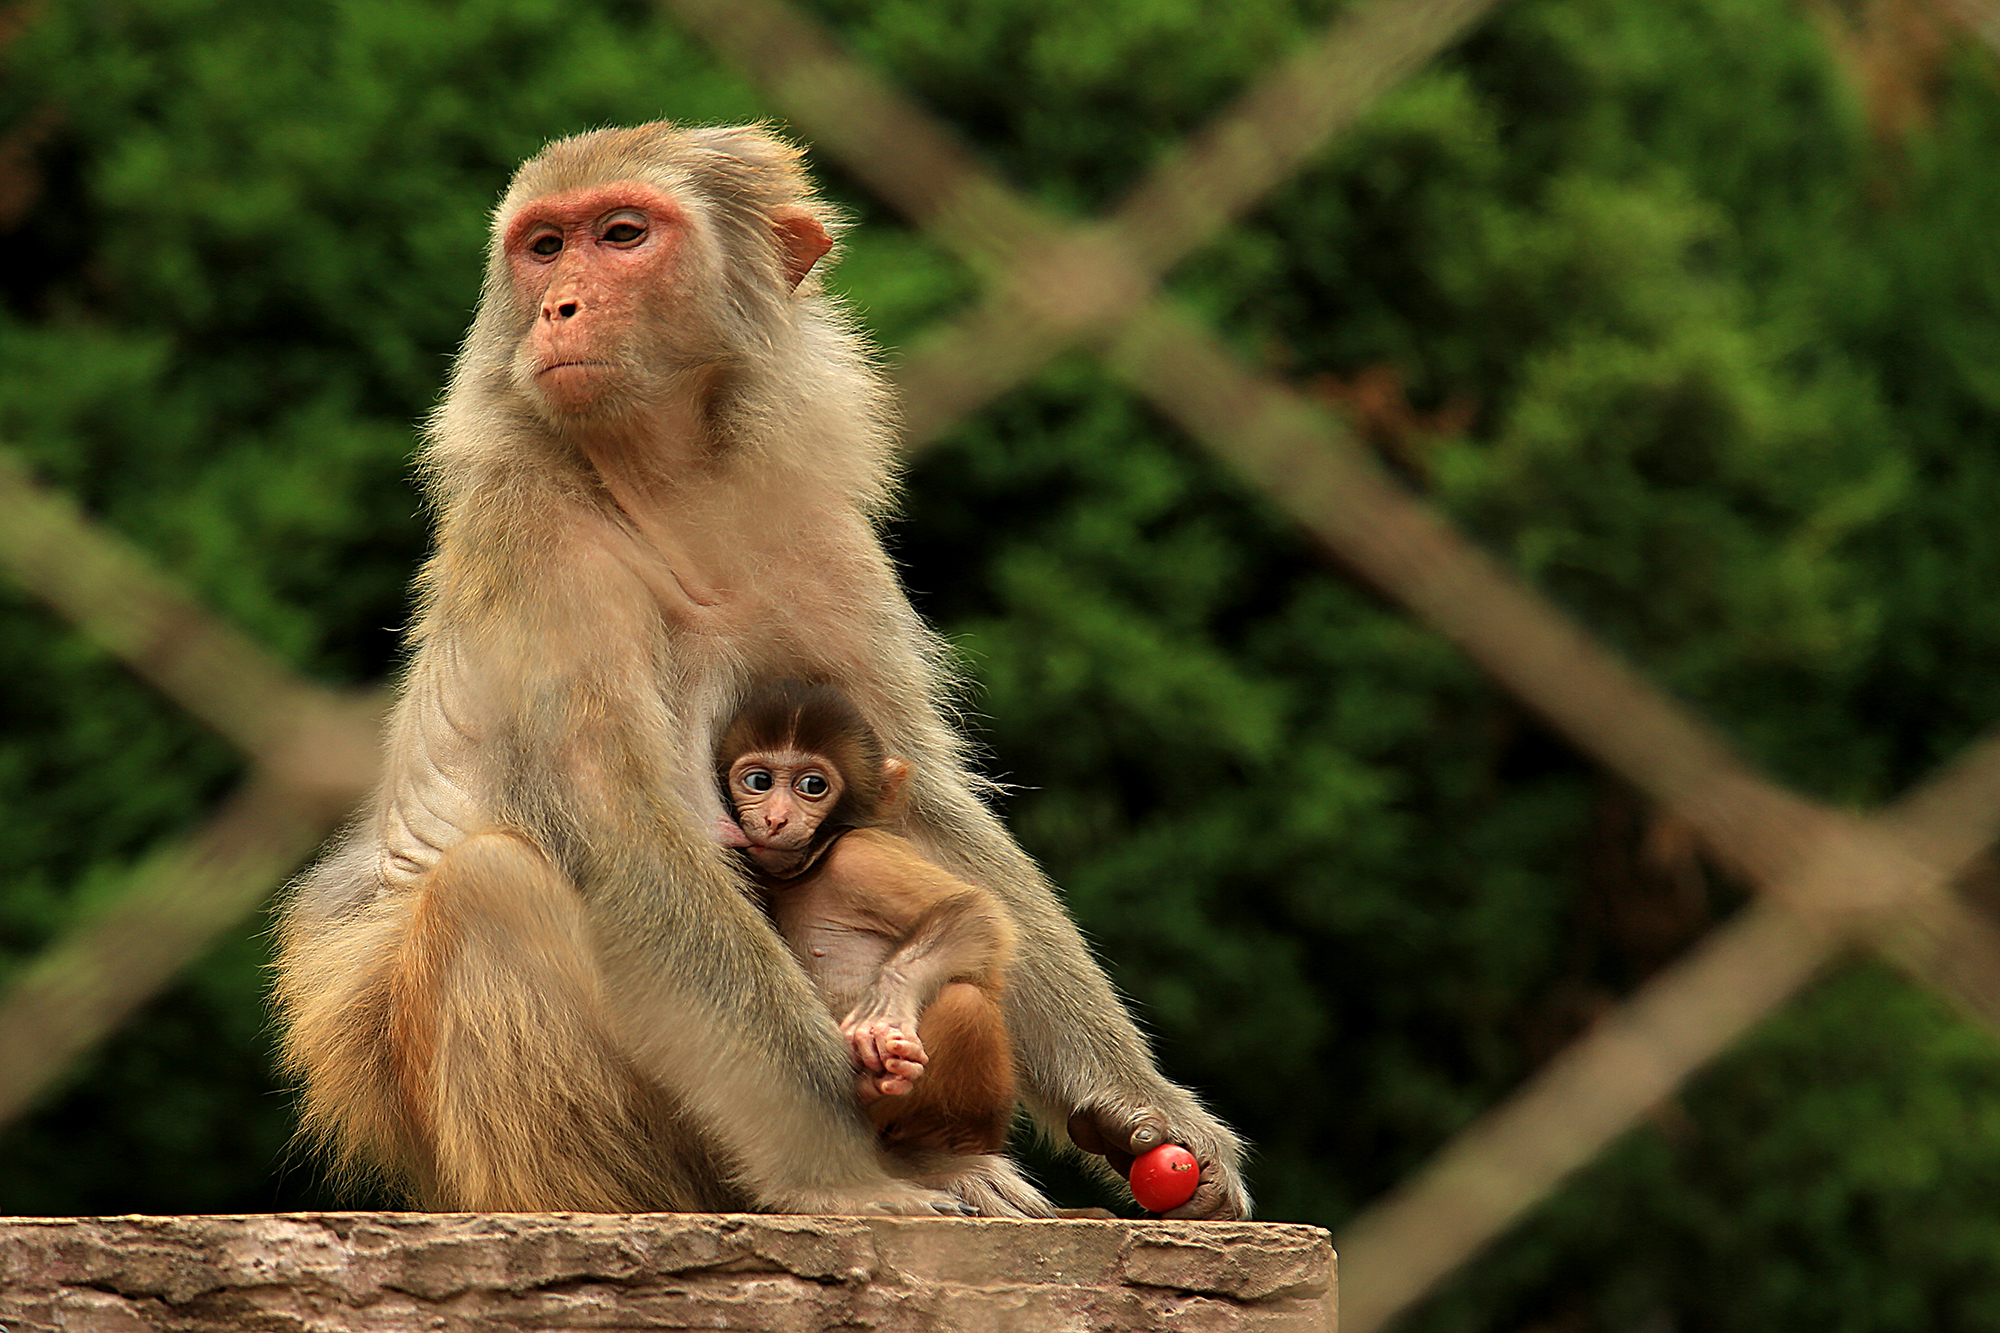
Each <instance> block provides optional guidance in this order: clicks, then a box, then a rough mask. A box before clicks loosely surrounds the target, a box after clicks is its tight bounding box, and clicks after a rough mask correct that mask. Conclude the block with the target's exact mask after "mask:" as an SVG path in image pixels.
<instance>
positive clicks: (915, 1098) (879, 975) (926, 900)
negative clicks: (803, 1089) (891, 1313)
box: [715, 680, 1053, 1216]
mask: <svg viewBox="0 0 2000 1333" xmlns="http://www.w3.org/2000/svg"><path fill="white" fill-rule="evenodd" d="M715 762H716V771H717V774H718V776H719V778H720V780H721V782H722V785H723V792H724V799H725V801H726V803H727V805H728V807H729V809H731V810H732V811H734V812H735V819H734V821H733V822H732V821H730V820H728V819H724V820H723V821H722V823H721V825H720V826H719V829H718V833H719V836H720V837H721V839H722V841H723V842H725V843H726V844H728V845H730V846H735V847H740V848H742V849H743V852H744V854H745V856H746V857H747V858H748V859H749V861H750V862H751V863H752V865H754V866H755V868H756V883H757V886H758V890H759V892H760V894H761V895H762V897H763V899H764V901H765V904H766V907H767V909H768V910H769V912H770V914H771V919H772V920H773V921H774V922H775V923H776V925H777V928H778V933H779V934H780V935H781V936H783V937H784V940H785V942H786V943H787V944H788V945H789V946H790V947H791V950H792V952H793V954H795V955H796V956H797V958H798V960H799V962H800V964H801V965H802V966H803V967H804V968H805V970H806V973H807V975H808V976H810V977H811V978H812V981H813V984H814V986H816V987H817V988H818V990H819V994H820V997H821V998H822V999H823V1000H824V1001H825V1002H826V1005H827V1007H828V1009H829V1010H831V1012H832V1014H833V1016H834V1018H835V1020H836V1021H837V1022H838V1023H839V1026H840V1030H841V1033H842V1034H843V1035H844V1036H845V1037H846V1038H847V1040H848V1044H849V1046H850V1047H851V1049H852V1050H853V1052H854V1059H855V1063H856V1065H857V1066H858V1068H859V1070H860V1080H859V1091H860V1096H861V1101H862V1103H863V1107H864V1109H865V1110H866V1112H867V1114H868V1117H869V1120H870V1121H871V1122H872V1123H873V1124H874V1126H875V1128H876V1132H877V1135H878V1137H879V1139H880V1141H881V1143H882V1145H883V1147H884V1148H885V1149H887V1150H888V1151H889V1152H890V1153H891V1154H892V1155H894V1156H895V1157H896V1158H897V1160H899V1161H901V1162H903V1163H905V1164H906V1165H908V1166H909V1167H910V1168H911V1169H912V1172H913V1174H914V1175H915V1176H916V1178H917V1179H919V1180H920V1181H921V1182H922V1183H925V1184H929V1185H932V1186H933V1187H935V1188H941V1189H947V1190H949V1191H950V1192H951V1193H953V1194H955V1195H957V1196H958V1197H959V1198H961V1199H964V1200H965V1201H966V1202H967V1203H970V1204H972V1205H973V1206H974V1207H976V1208H978V1209H979V1211H981V1212H986V1213H999V1214H1003V1215H1004V1214H1021V1213H1026V1214H1028V1215H1030V1216H1052V1215H1053V1214H1052V1211H1051V1209H1050V1206H1049V1204H1048V1202H1047V1201H1046V1200H1045V1199H1043V1198H1042V1197H1041V1195H1040V1194H1039V1193H1038V1192H1037V1191H1036V1190H1035V1189H1034V1187H1033V1186H1032V1185H1030V1184H1029V1183H1028V1182H1027V1180H1026V1179H1025V1178H1023V1177H1022V1176H1021V1175H1020V1173H1019V1172H1018V1170H1016V1168H1015V1167H1014V1166H1013V1164H1012V1163H1011V1162H1009V1161H1008V1160H1007V1159H1006V1158H1004V1157H1002V1156H1000V1155H999V1154H1000V1152H1001V1149H1002V1148H1003V1146H1004V1145H1005V1143H1006V1138H1007V1128H1008V1125H1009V1124H1010V1122H1011V1121H1012V1119H1013V1115H1014V1103H1015V1084H1014V1054H1013V1046H1012V1043H1011V1042H1010V1041H1009V1039H1008V1035H1007V1024H1006V1019H1005V1017H1004V1015H1003V1010H1002V1007H1001V992H1002V990H1003V988H1004V986H1005V982H1006V968H1007V963H1008V961H1009V960H1010V959H1011V958H1012V956H1013V949H1014V924H1013V921H1012V920H1011V919H1010V917H1009V916H1008V913H1007V909H1006V908H1005V907H1004V906H1003V905H1002V904H1001V902H1000V900H999V898H998V897H996V896H995V895H994V894H992V893H991V892H989V891H988V890H986V889H983V888H980V887H977V886H975V885H972V884H968V883H967V882H965V881H964V880H961V879H959V878H958V877H956V876H954V875H951V874H949V873H947V872H946V871H944V870H943V869H941V868H939V867H938V866H936V865H934V864H932V863H931V862H930V861H928V860H926V859H925V858H924V857H923V856H922V855H921V854H920V853H919V852H918V851H917V849H916V847H915V846H913V845H912V844H911V843H910V841H909V840H908V839H906V838H903V837H900V836H898V835H897V834H895V833H892V832H889V831H888V830H887V829H886V828H883V827H880V826H881V825H882V824H884V823H887V822H888V821H889V820H890V819H891V818H892V817H893V816H894V814H895V811H896V808H897V804H898V798H899V797H900V795H901V792H902V787H903V783H904V781H905V780H906V779H907V778H908V777H909V768H908V766H907V765H906V764H904V763H903V762H902V761H901V760H899V759H896V758H893V757H891V756H889V755H887V754H885V753H884V751H883V748H882V744H881V742H880V740H879V739H878V738H877V737H876V734H875V731H874V729H873V728H872V727H870V726H869V725H868V723H867V721H866V720H865V719H864V718H863V717H862V716H861V714H860V712H859V710H858V709H856V708H855V706H854V704H853V702H852V701H851V700H850V699H849V698H848V697H847V696H846V695H845V694H844V693H842V692H841V691H840V690H839V689H837V688H835V687H834V686H832V685H827V684H822V683H817V682H809V681H798V680H784V681H777V682H773V683H770V684H767V685H764V686H762V687H760V688H758V689H757V690H755V691H754V692H753V693H752V694H751V696H750V698H749V699H748V700H747V701H746V702H745V703H744V705H743V706H742V708H741V709H739V710H738V712H737V714H736V717H735V719H734V721H732V722H731V723H730V725H729V726H728V727H727V728H726V729H725V730H724V732H723V735H722V739H721V741H720V742H719V743H718V745H717V746H716V751H715ZM989 1192H990V1193H989ZM996 1195H997V1198H996V1197H994V1196H996Z"/></svg>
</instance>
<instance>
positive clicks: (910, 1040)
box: [882, 1030, 931, 1065]
mask: <svg viewBox="0 0 2000 1333" xmlns="http://www.w3.org/2000/svg"><path fill="white" fill-rule="evenodd" d="M882 1056H883V1058H884V1059H888V1060H906V1061H908V1062H909V1063H911V1064H915V1065H921V1064H928V1063H929V1062H930V1058H931V1057H930V1052H928V1051H926V1050H925V1049H924V1044H923V1043H922V1042H921V1041H918V1040H917V1039H916V1038H915V1037H913V1036H911V1035H910V1034H909V1033H907V1032H903V1031H900V1030H897V1031H892V1032H890V1034H889V1036H888V1037H887V1038H886V1039H885V1040H884V1041H883V1042H882Z"/></svg>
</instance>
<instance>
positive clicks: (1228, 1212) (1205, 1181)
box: [1160, 1160, 1250, 1222]
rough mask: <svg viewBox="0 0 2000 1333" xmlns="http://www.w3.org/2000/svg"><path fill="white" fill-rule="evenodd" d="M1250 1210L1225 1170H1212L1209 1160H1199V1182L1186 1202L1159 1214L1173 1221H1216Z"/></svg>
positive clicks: (1242, 1214)
mask: <svg viewBox="0 0 2000 1333" xmlns="http://www.w3.org/2000/svg"><path fill="white" fill-rule="evenodd" d="M1249 1212H1250V1207H1249V1200H1248V1199H1246V1198H1244V1197H1243V1196H1242V1195H1241V1194H1240V1193H1239V1192H1238V1191H1237V1190H1236V1189H1235V1188H1234V1187H1233V1186H1232V1185H1231V1182H1230V1179H1229V1176H1228V1173H1227V1172H1224V1171H1216V1170H1211V1169H1210V1166H1209V1163H1208V1162H1207V1161H1206V1160H1202V1162H1201V1184H1199V1185H1197V1186H1195V1190H1194V1193H1193V1194H1192V1195H1190V1196H1188V1201H1187V1202H1186V1203H1184V1204H1182V1205H1181V1206H1180V1207H1178V1208H1169V1209H1168V1210H1167V1211H1166V1212H1164V1213H1161V1214H1160V1216H1161V1217H1166V1218H1171V1219H1173V1220H1174V1221H1176V1222H1218V1221H1227V1220H1229V1219H1231V1218H1238V1217H1247V1216H1249Z"/></svg>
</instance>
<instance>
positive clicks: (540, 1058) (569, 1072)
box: [389, 832, 716, 1212]
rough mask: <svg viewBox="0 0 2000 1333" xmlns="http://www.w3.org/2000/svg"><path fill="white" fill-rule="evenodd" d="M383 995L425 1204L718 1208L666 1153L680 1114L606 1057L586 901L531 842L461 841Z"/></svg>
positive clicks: (428, 889)
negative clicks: (387, 995) (387, 999)
mask: <svg viewBox="0 0 2000 1333" xmlns="http://www.w3.org/2000/svg"><path fill="white" fill-rule="evenodd" d="M390 997H391V998H390V1022H389V1039H390V1047H391V1050H392V1053H393V1054H392V1067H393V1071H394V1077H395V1080H396V1082H397V1088H396V1094H397V1096H398V1097H399V1099H400V1101H401V1103H402V1106H403V1110H404V1113H405V1116H406V1117H407V1120H408V1123H409V1126H410V1136H409V1137H410V1139H411V1151H412V1152H413V1154H414V1155H415V1157H416V1158H417V1161H418V1168H419V1178H420V1181H421V1183H422V1185H423V1188H424V1193H425V1194H426V1195H427V1196H428V1197H427V1198H426V1202H427V1203H429V1204H430V1205H431V1206H434V1207H445V1208H454V1209H475V1210H480V1211H508V1212H525V1211H553V1210H573V1211H604V1212H624V1211H637V1210H641V1209H647V1208H694V1207H701V1206H716V1201H715V1189H714V1187H713V1185H712V1183H709V1182H698V1181H697V1180H695V1179H693V1178H692V1176H691V1174H690V1173H689V1171H688V1170H687V1168H686V1167H684V1166H682V1165H680V1164H679V1163H680V1162H681V1161H682V1160H684V1158H683V1156H682V1155H681V1154H669V1153H667V1152H665V1151H663V1149H664V1148H665V1147H666V1142H665V1141H667V1140H670V1139H671V1138H672V1136H673V1132H674V1130H673V1126H674V1120H675V1117H674V1116H673V1108H672V1106H671V1105H670V1104H669V1103H668V1100H667V1098H666V1095H665V1094H664V1092H663V1091H662V1090H660V1089H658V1088H657V1087H655V1086H652V1085H649V1084H648V1083H646V1082H645V1081H643V1080H641V1079H640V1078H638V1077H637V1076H636V1074H635V1073H634V1072H633V1070H632V1068H631V1067H630V1065H629V1063H628V1062H627V1061H626V1060H625V1058H624V1057H623V1056H622V1055H621V1054H620V1052H619V1051H618V1049H617V1048H616V1047H615V1046H614V1045H613V1043H612V1041H611V1038H610V1035H609V1026H608V1024H607V1023H606V1021H605V1013H604V996H603V981H602V978H601V976H600V973H599V969H598V966H597V962H596V958H595V955H594V953H593V951H592V948H591V945H590V940H589V937H588V933H587V930H586V926H585V921H584V914H583V907H582V903H581V900H580V899H579V898H578V896H577V893H576V890H575V888H574V887H573V886H572V885H571V883H570V882H569V880H568V879H567V877H565V876H564V875H563V874H562V872H561V871H559V870H558V869H557V868H556V867H555V866H554V865H553V864H551V863H550V862H549V860H548V859H547V858H546V857H544V856H543V855H542V854H541V852H540V851H539V850H537V849H536V848H535V847H534V846H533V845H532V844H530V843H529V842H528V841H527V840H526V839H524V838H521V837H519V836H517V835H515V834H511V833H504V832H489V833H482V834H479V835H476V836H474V837H471V838H467V839H466V840H465V841H463V842H461V843H459V844H458V845H457V846H455V847H453V848H452V849H451V850H450V851H448V852H446V853H445V855H444V856H443V858H442V859H440V860H439V862H438V863H437V865H436V866H434V867H433V868H432V869H431V871H430V873H429V874H427V875H426V876H425V877H424V881H423V883H422V885H421V886H420V888H419V889H418V890H417V895H416V902H415V905H414V908H413V910H412V912H411V916H410V922H409V927H408V933H407V935H406V936H405V938H404V941H403V948H402V951H401V954H400V957H399V958H398V959H397V964H396V968H395V971H394V974H393V975H392V977H391V978H390ZM705 1184H707V1185H708V1187H707V1188H704V1185H705Z"/></svg>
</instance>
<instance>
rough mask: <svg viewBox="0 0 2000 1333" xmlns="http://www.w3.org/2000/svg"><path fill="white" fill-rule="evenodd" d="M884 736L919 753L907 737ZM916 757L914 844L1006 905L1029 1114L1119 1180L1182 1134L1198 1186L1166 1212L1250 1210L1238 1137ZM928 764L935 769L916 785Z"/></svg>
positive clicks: (980, 814) (1017, 858)
mask: <svg viewBox="0 0 2000 1333" xmlns="http://www.w3.org/2000/svg"><path fill="white" fill-rule="evenodd" d="M892 743H895V744H901V745H903V746H904V752H905V753H912V754H915V753H921V751H919V750H918V749H917V748H916V743H915V742H904V741H901V740H900V739H899V740H898V741H896V742H892ZM913 768H914V770H915V773H916V778H915V779H913V788H914V789H913V791H912V794H911V807H912V810H913V815H914V827H913V831H914V832H916V833H917V834H918V841H919V844H920V846H922V847H923V848H924V849H925V850H927V851H931V852H932V855H933V856H935V857H936V858H937V859H938V860H940V861H941V862H942V863H943V864H944V865H945V866H946V867H947V868H949V869H951V870H954V871H956V872H957V873H958V874H959V875H961V876H963V877H964V878H966V879H968V880H971V881H973V882H974V883H977V884H982V885H986V886H989V887H990V888H991V889H992V890H993V892H995V893H997V894H998V895H999V896H1000V897H1001V899H1002V900H1003V901H1004V902H1005V903H1006V905H1007V907H1008V909H1009V911H1010V913H1011V915H1012V919H1013V923H1014V926H1015V929H1016V931H1017V936H1018V940H1017V944H1016V948H1015V955H1014V959H1013V962H1012V964H1011V965H1010V967H1009V971H1008V982H1009V984H1008V986H1007V989H1006V992H1005V995H1004V998H1005V1002H1006V1006H1007V1025H1008V1030H1009V1031H1010V1033H1011V1034H1012V1036H1013V1039H1014V1049H1015V1054H1016V1057H1017V1058H1018V1060H1019V1063H1020V1066H1021V1073H1022V1088H1023V1092H1024V1093H1025V1094H1026V1099H1027V1101H1028V1104H1029V1106H1030V1107H1031V1108H1032V1109H1033V1110H1034V1112H1035V1114H1036V1117H1037V1118H1038V1119H1039V1120H1040V1121H1041V1122H1042V1124H1043V1125H1044V1126H1045V1127H1046V1128H1047V1129H1048V1131H1049V1132H1050V1133H1051V1134H1054V1135H1057V1136H1067V1137H1068V1138H1069V1140H1070V1142H1072V1143H1073V1144H1075V1145H1076V1146H1077V1147H1078V1148H1080V1149H1082V1150H1083V1151H1085V1152H1087V1153H1090V1154H1093V1155H1095V1156H1098V1157H1101V1158H1102V1159H1103V1160H1104V1162H1105V1163H1106V1164H1107V1166H1108V1167H1109V1170H1110V1171H1113V1172H1116V1173H1117V1174H1118V1175H1119V1176H1120V1177H1121V1184H1122V1177H1123V1176H1124V1174H1125V1173H1126V1172H1127V1171H1128V1170H1129V1168H1130V1166H1131V1163H1132V1159H1133V1158H1134V1157H1137V1156H1138V1155H1139V1154H1140V1153H1143V1152H1146V1151H1147V1150H1149V1149H1151V1148H1155V1147H1158V1146H1159V1145H1160V1144H1162V1143H1178V1144H1182V1145H1183V1146H1185V1147H1187V1148H1188V1149H1189V1150H1191V1151H1192V1152H1193V1153H1194V1154H1195V1156H1196V1157H1197V1158H1198V1159H1199V1160H1200V1162H1201V1185H1200V1187H1199V1188H1198V1189H1197V1190H1196V1192H1195V1195H1194V1197H1193V1198H1191V1199H1189V1200H1188V1202H1187V1203H1185V1204H1182V1205H1181V1206H1180V1207H1179V1208H1176V1209H1173V1210H1172V1211H1171V1212H1170V1213H1168V1214H1167V1216H1169V1217H1175V1218H1232V1217H1248V1216H1249V1215H1250V1197H1249V1193H1248V1190H1247V1189H1246V1187H1245V1185H1244V1181H1243V1177H1242V1173H1241V1161H1242V1157H1243V1143H1242V1140H1241V1139H1239V1138H1238V1137H1237V1135H1236V1134H1235V1132H1234V1131H1233V1130H1231V1129H1230V1128H1229V1126H1228V1125H1226V1124H1224V1123H1223V1122H1222V1121H1221V1120H1220V1119H1218V1118H1217V1117H1216V1116H1215V1115H1214V1114H1212V1113H1211V1112H1210V1111H1209V1110H1208V1109H1207V1108H1205V1107H1204V1106H1202V1104H1201V1101H1200V1099H1199V1098H1197V1097H1196V1096H1195V1095H1194V1094H1193V1093H1192V1092H1190V1091H1189V1090H1188V1089H1186V1088H1184V1087H1182V1086H1180V1085H1179V1084H1177V1083H1174V1082H1173V1081H1171V1080H1170V1079H1167V1078H1165V1077H1164V1076H1163V1075H1161V1073H1160V1072H1159V1070H1158V1068H1157V1067H1156V1066H1155V1065H1154V1063H1153V1058H1152V1053H1151V1052H1150V1051H1149V1050H1148V1049H1147V1045H1146V1040H1145V1038H1144V1036H1142V1035H1141V1034H1140V1032H1139V1029H1138V1027H1137V1025H1136V1024H1134V1023H1133V1021H1132V1018H1131V1015H1130V1014H1128V1013H1127V1012H1126V1009H1125V1006H1124V1005H1123V1004H1122V1003H1120V1001H1119V999H1118V995H1117V993H1116V992H1115V991H1114V990H1113V989H1112V986H1111V982H1110V980H1109V978H1107V977H1106V976H1105V974H1104V970H1103V969H1102V968H1101V967H1100V966H1099V965H1098V963H1097V961H1096V959H1094V958H1093V957H1091V954H1090V950H1089V948H1088V946H1087V945H1086V944H1085V943H1084V940H1083V936H1082V934H1081V932H1079V931H1078V930H1077V928H1076V926H1075V924H1074V923H1073V922H1072V921H1071V920H1070V918H1069V914H1068V912H1066V911H1065V910H1064V908H1063V906H1062V903H1061V900H1060V899H1059V898H1058V897H1057V895H1056V891H1055V888H1054V886H1053V885H1051V884H1050V883H1049V881H1048V879H1047V877H1046V876H1044V875H1043V874H1042V872H1041V871H1040V869H1039V868H1037V867H1036V865H1035V864H1034V862H1033V861H1031V860H1030V859H1029V858H1028V856H1027V854H1026V853H1025V852H1023V851H1022V850H1021V848H1020V847H1019V846H1018V845H1017V844H1016V843H1015V842H1014V840H1013V838H1012V837H1011V836H1010V835H1009V834H1008V832H1007V830H1006V828H1005V826H1003V825H1002V824H1001V822H1000V820H999V819H998V818H997V817H996V816H995V815H994V814H993V812H992V811H991V810H989V809H988V808H987V807H986V805H985V804H984V803H983V802H982V801H980V800H979V799H978V797H977V796H975V795H974V794H973V792H972V790H971V789H970V787H969V784H968V783H967V782H966V781H965V780H964V779H963V778H962V777H958V775H957V774H952V773H951V772H950V770H948V769H947V770H942V772H941V771H940V769H938V768H936V767H933V766H930V765H925V764H922V763H917V764H914V765H913ZM961 772H962V770H961ZM934 775H936V776H942V777H943V778H944V780H943V781H938V782H935V783H933V782H922V783H921V785H918V783H919V782H920V781H921V780H922V779H925V778H928V777H932V776H934Z"/></svg>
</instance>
